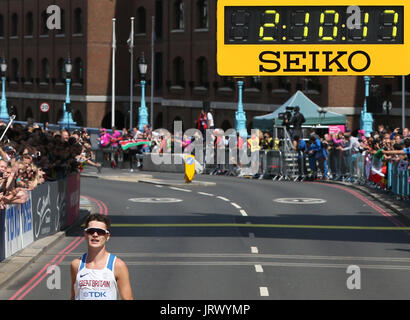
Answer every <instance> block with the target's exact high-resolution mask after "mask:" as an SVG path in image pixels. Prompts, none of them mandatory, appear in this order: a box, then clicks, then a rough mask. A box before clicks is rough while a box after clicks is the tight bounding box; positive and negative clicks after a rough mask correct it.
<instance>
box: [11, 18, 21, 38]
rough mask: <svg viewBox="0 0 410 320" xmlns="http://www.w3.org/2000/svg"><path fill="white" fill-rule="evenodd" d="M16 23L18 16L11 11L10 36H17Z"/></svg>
mask: <svg viewBox="0 0 410 320" xmlns="http://www.w3.org/2000/svg"><path fill="white" fill-rule="evenodd" d="M18 23H19V18H18V16H17V13H13V14H12V16H11V34H10V35H11V36H12V37H17V36H18Z"/></svg>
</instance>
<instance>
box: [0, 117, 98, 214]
mask: <svg viewBox="0 0 410 320" xmlns="http://www.w3.org/2000/svg"><path fill="white" fill-rule="evenodd" d="M6 129H7V123H5V122H0V136H1V135H3V133H5V134H4V137H3V139H2V141H0V209H3V208H5V206H6V205H7V204H18V203H25V202H26V201H27V198H28V193H27V191H30V190H33V189H34V188H35V187H36V186H37V185H39V184H42V183H44V182H45V181H47V180H57V179H60V178H63V177H66V176H68V175H69V174H71V173H73V172H78V171H79V170H80V169H81V167H82V166H83V165H84V164H85V163H87V164H90V165H94V166H95V167H97V168H98V169H99V168H100V167H101V165H100V164H97V163H95V162H93V161H92V160H91V159H92V157H93V156H92V150H91V143H90V137H89V135H88V133H87V130H86V129H83V130H81V131H79V130H77V131H74V132H72V133H71V134H70V133H69V132H68V131H67V130H50V129H48V127H47V126H42V127H40V126H39V125H37V124H34V123H32V122H31V123H30V121H29V123H28V124H27V125H22V124H19V123H13V124H12V125H11V126H10V127H9V128H8V129H7V131H6Z"/></svg>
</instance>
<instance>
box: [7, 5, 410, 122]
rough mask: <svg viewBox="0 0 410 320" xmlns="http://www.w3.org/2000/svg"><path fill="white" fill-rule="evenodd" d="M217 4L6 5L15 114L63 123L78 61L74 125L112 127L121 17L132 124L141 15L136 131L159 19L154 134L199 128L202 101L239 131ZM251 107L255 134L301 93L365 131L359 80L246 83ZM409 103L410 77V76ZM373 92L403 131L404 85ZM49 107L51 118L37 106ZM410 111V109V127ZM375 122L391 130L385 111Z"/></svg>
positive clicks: (122, 88)
mask: <svg viewBox="0 0 410 320" xmlns="http://www.w3.org/2000/svg"><path fill="white" fill-rule="evenodd" d="M216 2H217V1H216V0H190V1H188V0H138V1H131V0H54V1H50V0H13V1H11V0H0V47H1V52H0V54H1V55H3V56H5V57H6V59H7V62H8V71H7V84H6V96H7V101H8V107H9V113H10V114H11V113H14V114H16V115H17V119H18V120H26V119H27V118H29V117H32V118H34V119H35V120H36V121H46V120H48V121H49V122H51V123H56V122H57V121H59V120H60V119H61V116H62V106H63V102H64V100H65V94H66V87H65V74H64V61H65V59H66V57H67V56H68V55H70V57H71V59H72V62H73V72H72V85H71V101H72V113H73V117H74V120H75V121H76V122H77V123H78V125H82V126H88V127H99V126H101V125H103V126H105V127H109V126H110V124H111V67H112V66H111V58H112V49H111V39H112V18H114V17H115V18H116V19H117V34H116V36H117V51H116V61H117V62H116V125H117V126H118V127H123V126H127V127H128V124H129V120H128V117H129V109H130V53H129V48H128V46H127V39H128V38H129V35H130V17H135V51H134V57H135V59H134V84H133V96H134V103H133V109H134V115H135V117H134V124H137V123H138V119H137V116H138V107H139V105H140V99H141V98H140V95H141V88H140V86H139V82H138V72H137V59H138V57H139V55H140V53H141V52H145V56H146V58H147V61H148V62H149V63H150V62H151V31H152V24H151V17H155V29H154V32H155V42H154V44H155V46H154V49H155V56H154V61H155V62H154V70H155V71H154V81H153V82H152V85H153V86H154V98H153V102H154V127H155V128H159V127H164V128H168V129H171V128H172V122H173V121H174V120H183V124H184V128H185V129H187V128H190V127H193V126H194V125H195V121H196V119H197V117H198V114H199V112H200V108H201V107H202V106H203V104H204V102H209V103H210V105H211V106H212V107H213V108H214V109H215V111H216V114H215V120H216V123H215V125H216V126H217V127H222V128H224V129H227V128H231V127H233V126H234V115H235V110H236V107H237V105H236V103H237V87H236V79H234V78H231V77H220V76H218V74H217V72H216ZM49 5H58V6H59V7H60V8H61V10H62V11H61V12H62V19H61V22H62V28H61V29H60V30H48V29H47V27H46V21H47V18H48V15H47V13H46V9H47V7H48V6H49ZM147 79H148V86H147V92H146V96H147V99H146V100H147V107H148V108H150V102H151V97H150V90H151V81H150V80H151V79H152V76H151V65H149V67H148V75H147ZM244 80H245V87H244V107H245V111H246V113H247V121H248V127H251V126H252V118H253V117H254V116H256V115H261V114H265V113H268V112H272V111H274V110H275V109H276V108H277V107H278V106H279V105H281V104H282V103H283V102H285V101H286V100H287V99H288V98H289V97H290V96H291V95H292V94H294V93H295V92H296V91H297V90H302V91H303V92H304V93H305V94H306V95H307V96H308V97H309V98H310V99H312V100H313V101H315V102H316V103H317V104H319V105H320V106H322V107H329V110H330V111H334V112H338V113H342V114H346V115H347V116H348V121H349V125H350V126H351V127H353V128H357V127H358V126H359V117H360V111H361V109H362V105H363V100H364V81H363V78H362V77H247V78H245V79H244ZM406 89H407V93H406V98H407V101H406V104H407V106H409V105H410V99H409V96H410V78H409V77H407V78H406ZM372 92H373V93H374V94H375V95H378V97H379V99H380V101H384V100H391V101H392V104H393V110H392V111H391V112H390V114H391V117H389V123H390V124H391V125H400V124H401V77H391V78H383V77H375V78H373V79H372ZM42 102H47V103H49V104H50V106H51V110H50V112H49V113H42V112H41V111H40V109H39V106H40V104H41V103H42ZM409 110H410V107H407V110H406V111H407V117H408V118H407V126H409V120H408V119H409V116H410V112H409ZM374 118H375V121H376V122H381V121H384V122H385V119H386V118H385V115H384V114H383V113H382V112H378V113H375V114H374Z"/></svg>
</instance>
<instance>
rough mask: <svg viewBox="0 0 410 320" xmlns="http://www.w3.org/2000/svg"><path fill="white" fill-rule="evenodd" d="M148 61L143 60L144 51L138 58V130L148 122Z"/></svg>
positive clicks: (142, 128)
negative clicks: (146, 96)
mask: <svg viewBox="0 0 410 320" xmlns="http://www.w3.org/2000/svg"><path fill="white" fill-rule="evenodd" d="M147 69H148V63H147V61H146V60H145V55H144V52H142V53H141V56H140V57H139V59H138V70H139V74H140V78H141V107H140V108H139V109H138V130H140V131H142V130H144V125H146V124H148V109H147V107H146V105H145V83H146V82H145V77H146V75H147Z"/></svg>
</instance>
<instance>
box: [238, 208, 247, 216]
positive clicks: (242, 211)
mask: <svg viewBox="0 0 410 320" xmlns="http://www.w3.org/2000/svg"><path fill="white" fill-rule="evenodd" d="M239 212H240V213H241V214H242V215H243V216H244V217H247V216H248V214H247V213H246V211H245V210H243V209H241V210H240V211H239Z"/></svg>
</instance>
